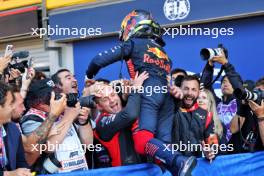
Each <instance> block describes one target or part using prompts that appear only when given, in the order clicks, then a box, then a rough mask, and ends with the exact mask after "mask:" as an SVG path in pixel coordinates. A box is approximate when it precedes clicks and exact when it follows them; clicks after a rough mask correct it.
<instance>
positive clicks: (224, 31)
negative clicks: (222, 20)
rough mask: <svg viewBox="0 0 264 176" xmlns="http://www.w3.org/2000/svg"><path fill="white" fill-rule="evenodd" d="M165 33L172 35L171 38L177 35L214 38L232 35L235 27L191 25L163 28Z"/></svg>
mask: <svg viewBox="0 0 264 176" xmlns="http://www.w3.org/2000/svg"><path fill="white" fill-rule="evenodd" d="M163 29H164V31H165V32H164V34H163V35H167V36H171V38H175V37H176V36H186V35H187V36H210V37H211V38H213V39H216V38H218V37H219V36H232V35H234V29H233V28H224V27H222V28H217V27H214V28H208V27H204V28H200V27H192V26H191V25H187V26H182V25H180V26H179V27H173V28H163Z"/></svg>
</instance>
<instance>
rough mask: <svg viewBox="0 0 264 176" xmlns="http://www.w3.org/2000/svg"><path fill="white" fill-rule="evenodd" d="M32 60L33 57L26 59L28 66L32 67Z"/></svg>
mask: <svg viewBox="0 0 264 176" xmlns="http://www.w3.org/2000/svg"><path fill="white" fill-rule="evenodd" d="M32 60H33V58H32V57H30V58H29V60H28V68H30V67H32V65H33V62H32Z"/></svg>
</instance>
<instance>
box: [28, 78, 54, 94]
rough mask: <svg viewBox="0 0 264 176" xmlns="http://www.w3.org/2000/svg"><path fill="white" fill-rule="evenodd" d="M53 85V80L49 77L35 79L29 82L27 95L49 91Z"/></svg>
mask: <svg viewBox="0 0 264 176" xmlns="http://www.w3.org/2000/svg"><path fill="white" fill-rule="evenodd" d="M54 87H55V84H54V82H53V81H52V80H51V79H49V78H46V79H42V80H36V81H34V82H32V83H31V84H30V86H29V90H28V95H31V96H38V95H40V94H46V93H50V92H52V90H53V88H54Z"/></svg>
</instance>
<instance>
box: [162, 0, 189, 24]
mask: <svg viewBox="0 0 264 176" xmlns="http://www.w3.org/2000/svg"><path fill="white" fill-rule="evenodd" d="M190 10H191V7H190V2H189V0H166V1H165V3H164V6H163V11H164V15H165V16H166V18H167V19H168V20H171V21H173V20H177V19H180V20H181V19H184V18H186V17H187V16H188V14H189V12H190Z"/></svg>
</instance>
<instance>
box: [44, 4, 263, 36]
mask: <svg viewBox="0 0 264 176" xmlns="http://www.w3.org/2000/svg"><path fill="white" fill-rule="evenodd" d="M134 9H144V10H148V11H150V12H151V13H152V14H153V16H154V18H155V19H156V20H157V21H158V22H159V23H160V24H163V25H172V24H183V23H185V24H186V23H190V22H194V23H195V22H197V21H205V20H213V19H217V18H223V17H224V18H229V17H234V16H239V15H242V16H245V15H249V14H261V13H262V14H263V13H264V1H260V0H232V1H230V0H213V1H212V0H199V1H197V0H155V1H153V0H134V1H127V2H122V3H115V4H111V5H105V6H99V7H95V8H89V7H87V9H81V10H75V11H70V12H65V13H57V14H56V13H53V14H52V13H51V15H50V16H49V24H50V28H51V31H52V30H53V29H54V30H57V31H59V30H60V29H62V28H64V29H63V30H64V31H61V32H56V34H53V32H51V33H52V34H53V35H50V38H51V40H67V39H74V38H75V39H80V38H86V37H89V36H95V35H101V34H107V33H111V32H117V31H119V29H120V24H121V21H122V19H123V18H124V17H125V15H127V14H128V13H129V12H130V11H132V10H134ZM81 28H83V29H81ZM67 29H70V30H67ZM85 29H86V32H85ZM84 33H85V35H84Z"/></svg>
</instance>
